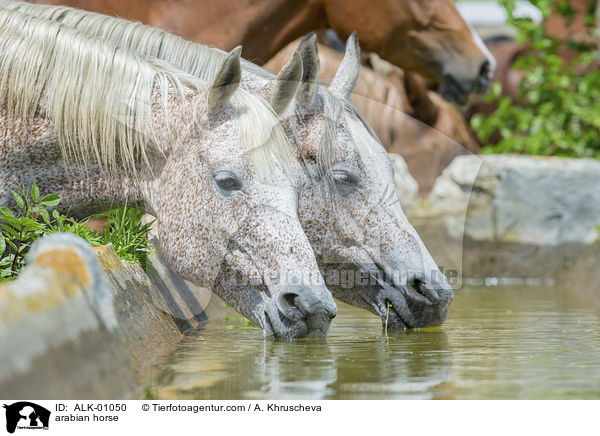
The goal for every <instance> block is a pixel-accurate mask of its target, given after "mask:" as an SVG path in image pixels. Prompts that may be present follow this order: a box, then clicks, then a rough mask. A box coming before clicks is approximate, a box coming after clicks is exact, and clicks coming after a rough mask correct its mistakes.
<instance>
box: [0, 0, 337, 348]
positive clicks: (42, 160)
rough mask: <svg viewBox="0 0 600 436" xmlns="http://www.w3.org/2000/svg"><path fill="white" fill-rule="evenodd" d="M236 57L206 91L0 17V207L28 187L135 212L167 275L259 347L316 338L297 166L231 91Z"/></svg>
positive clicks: (256, 107) (55, 31)
mask: <svg viewBox="0 0 600 436" xmlns="http://www.w3.org/2000/svg"><path fill="white" fill-rule="evenodd" d="M239 54H240V51H239V49H238V50H234V52H232V53H231V54H229V55H228V56H227V57H226V58H225V59H224V60H223V62H222V65H221V66H220V68H219V71H218V72H217V74H216V77H215V78H214V81H213V83H212V84H208V83H207V82H203V81H201V80H199V79H197V78H196V77H193V76H191V75H189V74H186V73H183V72H181V71H179V70H177V69H175V68H174V67H172V66H171V65H167V64H166V63H162V62H159V61H148V60H144V59H142V58H140V57H139V56H137V55H135V54H134V53H132V52H130V51H129V50H124V49H121V48H118V47H116V46H113V45H112V44H109V43H107V42H104V41H101V40H99V39H97V38H91V37H90V36H88V35H87V34H84V33H82V32H80V31H78V30H76V29H73V28H70V27H67V26H64V25H61V24H58V23H56V22H52V21H48V20H41V19H38V18H34V17H31V16H29V15H25V14H22V13H20V12H15V11H8V10H4V9H1V10H0V205H2V206H9V207H10V206H14V204H13V200H12V199H11V197H10V192H9V188H10V187H11V186H14V185H21V184H23V185H30V184H31V183H32V182H33V181H34V180H35V181H37V183H38V184H39V186H40V189H42V190H43V191H46V192H56V193H58V194H59V195H61V196H62V197H63V202H64V206H65V207H68V208H73V209H78V210H80V211H86V212H87V211H90V210H92V209H94V208H97V207H106V206H108V205H111V204H112V205H122V204H130V205H135V206H137V207H140V208H144V209H145V210H147V211H148V212H150V213H152V214H154V215H155V216H156V217H157V218H158V222H159V234H160V238H161V243H162V247H163V250H164V252H165V255H166V258H167V261H168V263H169V264H170V266H171V267H172V268H173V269H174V270H175V271H176V272H177V273H178V274H179V275H181V276H182V277H184V278H186V279H189V280H191V281H192V282H194V283H196V284H198V285H201V286H211V287H212V288H213V289H214V290H215V291H216V292H217V293H218V294H219V295H220V296H221V297H222V298H223V299H224V300H225V301H226V302H228V303H229V304H231V305H232V306H233V307H234V308H235V309H236V310H238V311H239V312H241V313H242V314H243V315H244V316H246V317H248V318H249V319H251V320H252V321H253V322H255V323H256V324H258V325H260V326H261V327H262V328H263V329H264V330H265V333H266V334H267V335H274V336H278V337H283V338H295V337H303V336H309V337H315V336H316V337H322V336H324V335H325V334H326V332H327V330H328V327H329V324H330V321H331V319H332V318H333V317H334V316H335V314H336V306H335V303H334V301H333V298H332V297H331V294H330V292H329V291H328V290H327V288H326V287H325V285H324V283H323V280H322V277H321V276H320V274H319V270H318V265H317V263H316V261H315V258H314V254H313V252H312V249H311V246H310V244H309V242H308V240H307V238H306V236H305V234H304V233H303V231H302V228H301V226H300V223H299V221H298V217H297V202H298V197H297V189H298V188H297V186H296V183H297V178H298V176H297V175H298V164H297V161H296V160H295V159H294V156H293V154H292V151H291V148H290V145H289V143H288V141H287V139H286V137H285V134H284V132H283V130H282V129H281V127H280V126H279V124H278V120H277V117H276V116H275V114H274V113H273V111H272V110H271V108H270V107H269V106H268V105H265V104H264V102H263V101H261V100H260V99H258V98H257V97H255V96H253V95H251V94H249V93H248V92H245V91H243V90H241V89H238V85H239V80H240V75H241V71H240V57H239ZM298 65H299V63H298ZM297 68H299V66H298V67H297ZM298 71H299V69H298ZM296 75H297V76H299V72H298V73H297V74H296ZM294 92H295V89H293V88H290V86H288V84H287V83H286V84H283V85H281V86H280V85H276V86H274V87H273V88H272V95H273V98H275V99H278V100H282V101H283V100H286V99H288V100H289V99H291V98H292V96H293V94H294ZM286 95H287V96H286ZM232 277H235V278H236V279H237V280H233V279H232Z"/></svg>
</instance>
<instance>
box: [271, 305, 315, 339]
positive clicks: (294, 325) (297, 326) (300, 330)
mask: <svg viewBox="0 0 600 436" xmlns="http://www.w3.org/2000/svg"><path fill="white" fill-rule="evenodd" d="M264 314H265V326H264V327H263V328H264V332H265V337H267V338H274V339H280V340H284V341H289V340H293V339H296V338H302V337H307V336H308V335H309V333H310V332H309V328H308V325H307V324H306V323H305V322H304V321H301V320H294V321H292V320H290V319H288V318H286V317H285V316H283V314H282V313H281V312H280V311H279V309H277V307H276V306H275V304H274V303H273V302H272V301H271V300H269V301H267V304H266V305H265V312H264Z"/></svg>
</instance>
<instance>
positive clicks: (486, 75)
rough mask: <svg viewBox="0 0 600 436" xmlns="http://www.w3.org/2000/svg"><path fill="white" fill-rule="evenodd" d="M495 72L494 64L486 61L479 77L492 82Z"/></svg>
mask: <svg viewBox="0 0 600 436" xmlns="http://www.w3.org/2000/svg"><path fill="white" fill-rule="evenodd" d="M493 74H494V72H493V71H492V64H490V61H489V60H487V59H486V60H484V61H483V62H482V64H481V66H480V67H479V77H481V78H482V79H485V80H492V79H493V77H492V76H493Z"/></svg>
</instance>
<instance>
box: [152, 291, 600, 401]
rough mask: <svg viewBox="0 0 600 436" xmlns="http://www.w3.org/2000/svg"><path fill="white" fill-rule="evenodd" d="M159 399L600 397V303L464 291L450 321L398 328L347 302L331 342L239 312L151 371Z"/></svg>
mask: <svg viewBox="0 0 600 436" xmlns="http://www.w3.org/2000/svg"><path fill="white" fill-rule="evenodd" d="M145 377H146V386H147V387H146V390H145V395H146V396H147V397H149V398H157V399H418V398H425V399H429V398H431V399H450V398H456V399H517V398H527V399H543V398H555V399H567V398H581V399H584V398H595V399H600V312H598V308H597V307H596V308H595V307H592V306H591V305H590V304H588V302H587V301H586V300H583V299H578V298H577V297H576V296H574V295H573V294H571V293H568V292H565V291H563V290H561V289H558V288H555V287H549V288H543V287H533V286H531V287H504V288H503V287H489V288H463V289H461V290H458V291H456V299H455V302H454V304H453V307H452V309H451V311H450V315H449V317H448V320H447V321H446V323H445V324H444V325H443V326H442V327H439V328H432V329H424V330H419V331H409V332H401V333H400V332H390V331H388V332H387V335H386V333H385V331H383V330H382V328H381V322H380V321H379V318H378V317H376V316H374V315H371V314H370V313H368V312H366V311H363V310H360V309H356V308H354V307H351V306H348V305H344V304H340V305H339V312H338V316H337V318H336V319H335V320H334V323H333V325H332V328H331V330H330V334H329V336H328V337H327V339H325V340H314V339H313V340H300V341H296V342H291V343H285V342H276V341H272V340H263V339H262V337H261V331H260V330H258V329H256V328H254V327H247V326H244V325H243V323H242V322H241V321H240V318H239V315H234V316H232V317H231V318H230V319H229V320H224V319H220V320H215V321H212V322H210V323H208V324H207V325H206V326H205V327H204V328H202V329H200V330H198V331H195V332H192V333H191V334H189V335H188V336H187V337H186V338H185V339H184V340H183V341H182V342H181V343H180V344H179V346H178V348H177V349H176V351H175V352H174V353H172V354H171V355H170V356H168V357H167V358H165V359H163V360H162V361H160V362H158V363H157V364H156V365H154V366H153V367H152V368H150V369H149V370H148V372H147V374H145Z"/></svg>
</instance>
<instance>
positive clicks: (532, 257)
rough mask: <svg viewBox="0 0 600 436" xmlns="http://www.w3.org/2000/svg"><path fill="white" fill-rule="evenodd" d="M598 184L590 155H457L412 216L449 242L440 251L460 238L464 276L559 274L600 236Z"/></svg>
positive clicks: (597, 165)
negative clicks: (559, 156)
mask: <svg viewBox="0 0 600 436" xmlns="http://www.w3.org/2000/svg"><path fill="white" fill-rule="evenodd" d="M599 186H600V162H599V161H597V160H594V159H565V158H556V157H535V156H516V155H483V156H459V157H457V158H455V160H454V161H453V162H452V163H451V164H450V166H449V167H448V168H446V169H445V170H444V172H443V174H442V175H441V176H440V177H439V179H438V180H437V181H436V184H435V185H434V188H433V190H432V192H431V194H430V196H429V197H428V199H427V201H426V204H425V205H424V206H423V207H421V208H420V209H419V210H418V211H414V212H413V216H412V221H413V224H415V227H417V229H419V228H420V227H423V226H425V225H426V226H427V227H428V229H427V231H428V233H429V235H428V237H429V238H431V239H432V240H433V241H434V242H433V243H434V244H439V241H440V240H446V241H453V242H452V247H451V249H449V248H448V247H445V248H444V247H439V250H440V251H442V252H446V253H448V252H452V251H454V252H456V250H457V247H458V242H459V241H462V244H463V248H462V249H459V251H460V255H462V258H463V261H462V269H463V274H464V275H466V276H469V277H482V276H483V277H485V276H489V275H498V276H507V275H508V276H511V277H512V276H517V277H521V276H525V277H544V276H546V277H548V276H551V277H556V276H558V275H560V274H561V273H562V272H564V270H565V268H568V267H569V265H572V264H573V262H574V261H575V260H577V258H578V257H579V256H580V255H581V253H582V250H583V249H585V248H587V247H590V246H593V245H594V244H596V243H597V242H598V241H599V240H600V239H599V238H600V233H599V232H598V229H597V226H598V225H599V224H600V189H599ZM432 228H435V230H434V231H433V232H432ZM426 242H427V241H426ZM433 254H434V257H435V253H433ZM455 254H456V253H455ZM458 257H459V255H456V256H455V257H454V259H452V260H448V256H446V258H445V260H444V261H447V262H448V263H449V264H451V265H453V266H455V267H456V266H457V265H458V267H461V265H460V261H458V259H457V258H458Z"/></svg>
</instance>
